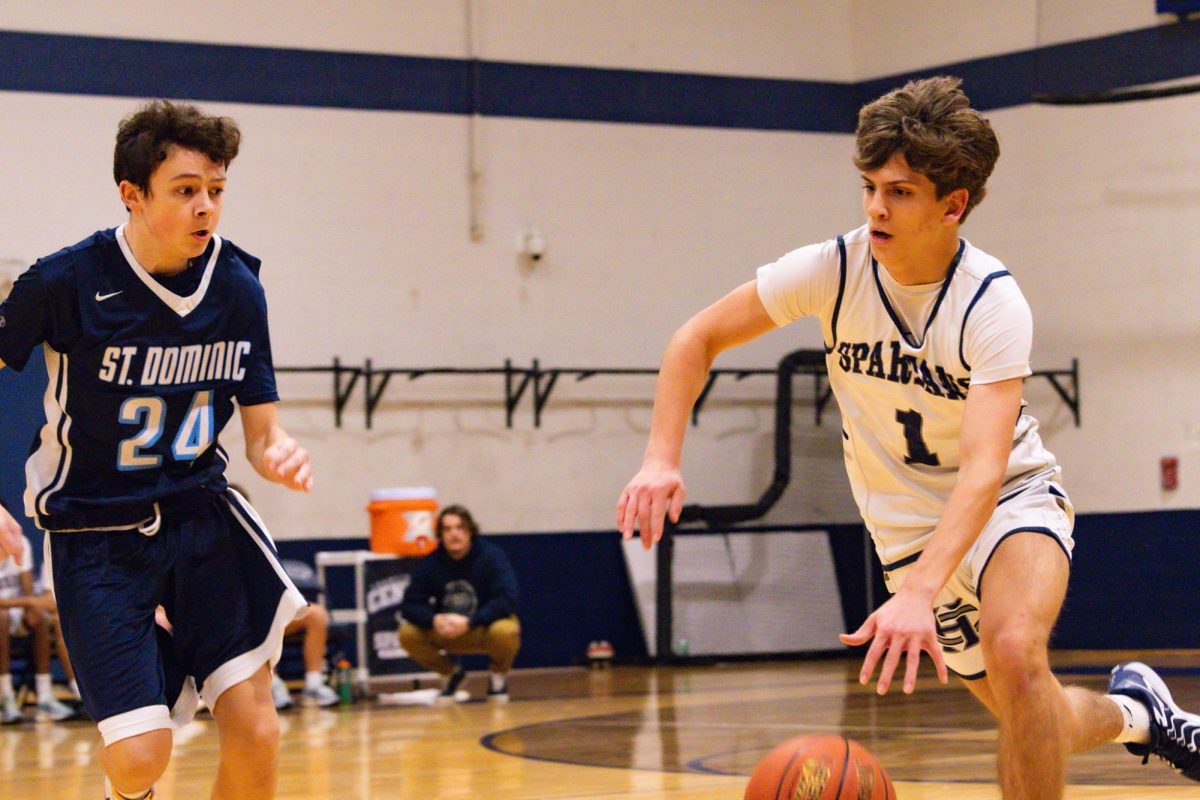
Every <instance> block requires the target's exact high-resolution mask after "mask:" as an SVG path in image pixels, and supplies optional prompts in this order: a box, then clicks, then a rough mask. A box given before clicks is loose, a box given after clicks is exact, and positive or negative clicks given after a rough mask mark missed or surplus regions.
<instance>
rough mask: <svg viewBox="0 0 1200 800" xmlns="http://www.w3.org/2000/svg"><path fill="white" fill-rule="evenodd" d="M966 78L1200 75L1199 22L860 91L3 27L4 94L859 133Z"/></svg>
mask: <svg viewBox="0 0 1200 800" xmlns="http://www.w3.org/2000/svg"><path fill="white" fill-rule="evenodd" d="M943 73H950V74H955V75H960V76H962V77H963V78H964V80H965V86H966V89H967V92H968V94H970V95H971V98H972V101H973V103H974V104H975V106H976V107H977V108H980V109H984V110H987V109H997V108H1007V107H1011V106H1017V105H1024V104H1027V103H1030V102H1032V99H1033V96H1034V94H1035V93H1036V92H1049V93H1082V92H1096V91H1104V90H1110V89H1118V88H1125V87H1129V86H1138V85H1142V84H1145V83H1151V82H1156V81H1164V80H1172V79H1176V78H1184V77H1188V76H1191V75H1197V74H1200V21H1192V22H1182V23H1174V24H1169V25H1161V26H1156V27H1152V28H1144V29H1140V30H1134V31H1126V32H1124V33H1118V34H1113V35H1110V36H1103V37H1098V38H1095V39H1086V40H1083V41H1077V42H1066V43H1063V44H1056V45H1049V46H1046V47H1041V48H1035V49H1030V50H1022V51H1017V52H1012V53H1005V54H1002V55H996V56H989V57H986V58H978V59H971V60H968V61H960V62H955V63H950V64H942V65H938V66H935V67H930V68H927V69H922V70H919V71H914V72H905V73H900V74H896V75H889V76H886V77H881V78H875V79H871V80H867V81H861V82H858V83H845V82H829V81H805V80H785V79H773V78H746V77H734V76H723V75H701V74H689V73H676V72H655V71H646V70H630V69H603V68H593V67H578V66H557V65H545V64H527V63H515V62H503V61H484V60H475V59H454V58H428V57H417V56H402V55H383V54H371V53H351V52H338V51H327V50H303V49H294V48H276V47H250V46H243V45H223V44H205V43H197V42H167V41H156V40H147V39H123V38H116V37H101V36H78V35H68V34H50V33H31V32H25V31H4V30H0V91H17V92H40V93H55V94H60V93H61V94H82V95H106V96H118V97H174V98H187V99H191V100H197V101H219V102H238V103H255V104H262V105H281V106H305V107H315V108H345V109H360V110H378V111H411V112H425V113H441V114H459V115H461V114H473V113H477V114H482V115H485V116H496V117H518V118H527V119H560V120H578V121H589V122H620V123H636V124H655V125H682V126H696V127H709V128H730V129H754V130H787V131H810V132H827V133H849V132H851V131H853V129H854V123H855V116H856V113H857V110H858V108H859V106H861V105H862V104H863V103H864V102H866V101H868V100H870V99H872V98H874V97H876V96H878V95H880V94H882V93H883V92H885V91H887V90H889V89H891V88H893V87H895V86H897V85H899V84H900V83H902V82H903V81H905V80H907V79H909V78H913V77H919V76H925V75H935V74H943Z"/></svg>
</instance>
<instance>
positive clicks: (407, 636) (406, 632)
mask: <svg viewBox="0 0 1200 800" xmlns="http://www.w3.org/2000/svg"><path fill="white" fill-rule="evenodd" d="M424 633H425V632H424V631H422V630H421V629H420V628H418V627H417V626H416V625H413V624H412V623H411V622H406V623H404V624H403V625H401V626H400V646H401V647H403V648H404V649H405V650H412V649H413V647H414V646H420V644H421V640H422V639H423V638H424Z"/></svg>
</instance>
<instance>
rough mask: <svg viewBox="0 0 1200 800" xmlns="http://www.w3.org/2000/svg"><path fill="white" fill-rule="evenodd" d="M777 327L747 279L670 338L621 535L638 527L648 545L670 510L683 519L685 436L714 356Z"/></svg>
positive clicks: (626, 495)
mask: <svg viewBox="0 0 1200 800" xmlns="http://www.w3.org/2000/svg"><path fill="white" fill-rule="evenodd" d="M776 327H777V326H776V323H775V321H774V320H772V319H771V316H770V315H769V314H768V313H767V310H766V308H765V307H764V306H763V303H762V300H760V299H759V295H758V289H757V282H756V281H748V282H747V283H744V284H742V285H741V286H739V287H738V288H736V289H734V290H733V291H732V292H730V293H729V294H727V295H725V296H724V297H722V298H721V299H720V300H718V301H717V302H715V303H713V304H712V305H711V306H709V307H708V308H706V309H704V310H703V311H701V312H700V313H699V314H696V316H694V317H692V318H691V319H690V320H688V321H687V322H686V323H684V325H683V327H681V328H680V329H679V330H678V331H676V332H675V335H674V336H672V337H671V342H670V344H668V345H667V350H666V352H665V353H664V354H663V361H662V367H661V368H660V369H659V373H658V383H657V386H656V388H655V391H654V414H653V417H652V420H651V423H650V442H649V444H647V446H646V453H645V456H644V457H643V459H642V468H641V469H640V470H639V471H638V473H637V475H635V476H634V477H633V480H631V481H630V482H629V484H628V485H627V486H626V487H625V490H624V491H623V492H621V497H620V499H619V500H618V501H617V527H618V528H619V529H620V530H621V536H622V538H625V539H631V538H633V531H634V527H635V526H636V527H637V528H638V529H639V530H640V531H641V535H642V544H643V546H644V547H646V549H649V548H650V546H651V545H653V544H654V543H655V542H657V541H658V540H659V539H661V538H662V533H663V525H664V517H665V516H666V515H667V514H668V513H669V514H670V517H671V521H672V522H678V521H679V512H680V511H682V510H683V498H684V494H685V490H684V485H683V477H682V475H681V474H680V471H679V461H680V457H681V455H682V452H683V435H684V431H686V430H687V420H688V415H689V414H690V413H691V410H692V406H693V405H695V403H696V398H697V397H699V396H700V391H701V389H703V388H704V382H705V381H706V380H707V379H708V372H709V370H710V369H711V368H712V364H713V360H714V359H716V357H717V356H718V355H719V354H720V353H721V352H723V351H725V350H728V349H729V348H731V347H736V346H738V345H740V344H744V343H746V342H748V341H750V340H752V339H756V338H758V337H759V336H762V335H763V334H764V333H766V332H767V331H771V330H774V329H775V328H776Z"/></svg>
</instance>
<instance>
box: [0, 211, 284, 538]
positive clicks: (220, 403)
mask: <svg viewBox="0 0 1200 800" xmlns="http://www.w3.org/2000/svg"><path fill="white" fill-rule="evenodd" d="M259 263H260V262H259V260H258V259H257V258H255V257H254V256H251V255H249V254H248V253H245V252H244V251H242V250H240V249H239V248H238V247H236V246H235V245H233V244H232V243H231V242H228V241H223V240H221V239H220V238H219V237H216V236H214V237H213V241H212V242H211V243H210V244H209V247H208V249H207V250H206V251H205V253H204V255H203V256H202V257H201V258H200V259H197V260H196V263H195V264H194V265H193V266H191V267H189V269H188V270H187V271H186V272H185V273H183V274H181V275H179V276H173V277H172V278H171V279H168V280H167V281H165V282H160V281H159V280H156V279H155V278H154V277H153V276H151V275H150V274H149V273H148V272H146V271H145V270H144V269H143V268H142V267H141V265H140V264H138V262H137V260H136V259H135V258H134V257H133V253H132V251H131V250H130V249H129V245H128V243H127V242H126V241H125V236H124V233H123V227H122V228H117V229H115V230H106V231H99V232H97V233H95V234H93V235H92V236H90V237H88V238H87V239H84V240H83V241H82V242H80V243H79V244H76V245H73V246H71V247H68V248H66V249H64V250H60V251H59V252H57V253H55V254H53V255H51V256H48V257H46V258H43V259H40V260H39V261H38V262H37V263H36V264H35V265H34V266H32V267H30V268H29V270H28V271H26V272H25V274H23V275H22V276H21V277H20V278H19V279H18V280H17V282H16V284H15V285H14V287H13V291H12V294H11V295H10V296H9V298H8V300H7V301H6V302H5V303H4V304H3V305H0V361H3V362H4V363H5V364H6V365H7V366H10V367H12V368H14V369H18V370H19V369H21V368H22V367H24V365H25V364H26V362H27V361H28V359H29V356H30V354H31V352H32V351H33V349H34V348H35V347H36V346H37V345H38V344H42V343H44V344H45V356H46V367H47V372H48V373H49V378H50V380H49V384H48V386H47V387H46V398H45V409H46V424H45V426H44V427H43V428H42V430H41V432H40V434H39V435H38V438H37V440H36V441H35V442H34V445H33V452H32V455H31V456H30V458H29V461H28V462H27V464H26V468H25V476H26V485H27V489H26V492H25V510H26V513H27V514H28V515H29V516H31V517H33V519H34V520H35V521H36V523H37V525H38V526H39V527H40V528H42V529H43V530H48V531H69V530H81V529H111V530H121V529H130V528H136V527H139V526H142V525H147V524H149V523H150V522H151V521H153V520H154V519H155V518H156V517H157V513H158V512H157V509H156V508H155V503H157V502H159V501H162V500H166V499H169V498H172V497H176V496H179V495H182V494H184V493H187V492H189V491H192V490H194V489H196V488H198V487H201V486H205V487H209V488H211V489H214V490H219V489H220V488H222V487H223V486H224V477H223V475H224V470H225V465H226V464H227V463H228V458H227V456H226V455H225V453H224V451H223V450H222V449H221V447H220V445H219V442H218V436H219V435H220V432H221V430H222V429H223V428H224V427H225V424H226V423H227V422H228V421H229V418H230V416H232V414H233V401H234V400H235V399H236V400H237V402H238V403H239V404H241V405H255V404H258V403H266V402H272V401H275V400H277V399H278V395H277V394H276V391H275V375H274V369H273V367H272V363H271V344H270V338H269V336H268V332H267V304H266V297H265V295H264V293H263V289H262V285H261V284H260V283H259V281H258V268H259ZM176 292H182V294H176Z"/></svg>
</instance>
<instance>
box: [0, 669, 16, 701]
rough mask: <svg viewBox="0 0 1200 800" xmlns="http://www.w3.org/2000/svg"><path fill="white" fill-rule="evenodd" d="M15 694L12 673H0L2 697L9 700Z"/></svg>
mask: <svg viewBox="0 0 1200 800" xmlns="http://www.w3.org/2000/svg"><path fill="white" fill-rule="evenodd" d="M12 696H13V685H12V673H11V672H5V673H3V674H0V698H4V699H5V700H7V699H8V698H10V697H12Z"/></svg>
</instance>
